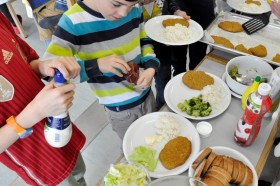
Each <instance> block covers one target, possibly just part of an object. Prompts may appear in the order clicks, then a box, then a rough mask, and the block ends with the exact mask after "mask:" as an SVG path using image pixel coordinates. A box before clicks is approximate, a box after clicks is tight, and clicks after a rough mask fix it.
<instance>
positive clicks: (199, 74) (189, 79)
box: [183, 70, 214, 90]
mask: <svg viewBox="0 0 280 186" xmlns="http://www.w3.org/2000/svg"><path fill="white" fill-rule="evenodd" d="M183 83H184V84H185V85H186V86H188V87H189V88H191V89H195V90H202V89H203V88H204V87H205V86H207V85H213V84H214V79H213V78H212V77H211V76H209V75H208V74H206V73H205V72H203V71H194V70H190V71H188V72H186V73H185V74H184V75H183Z"/></svg>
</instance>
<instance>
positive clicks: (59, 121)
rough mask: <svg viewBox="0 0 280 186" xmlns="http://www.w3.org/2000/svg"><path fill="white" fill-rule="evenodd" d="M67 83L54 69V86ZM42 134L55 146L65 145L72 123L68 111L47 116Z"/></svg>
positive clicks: (70, 133)
mask: <svg viewBox="0 0 280 186" xmlns="http://www.w3.org/2000/svg"><path fill="white" fill-rule="evenodd" d="M65 84H67V80H66V79H65V78H64V77H63V75H62V74H61V72H60V71H59V70H57V69H55V75H54V86H55V87H60V86H63V85H65ZM44 134H45V138H46V140H47V142H48V143H49V144H50V145H51V146H53V147H56V148H60V147H63V146H65V145H66V144H67V143H68V142H69V141H70V139H71V136H72V123H71V121H70V117H69V114H68V112H64V113H61V114H59V115H57V116H52V117H47V121H46V124H45V127H44Z"/></svg>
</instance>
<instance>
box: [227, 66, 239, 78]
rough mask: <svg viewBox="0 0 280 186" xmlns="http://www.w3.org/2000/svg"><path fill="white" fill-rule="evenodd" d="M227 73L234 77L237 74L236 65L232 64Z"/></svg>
mask: <svg viewBox="0 0 280 186" xmlns="http://www.w3.org/2000/svg"><path fill="white" fill-rule="evenodd" d="M228 74H229V76H230V77H231V78H232V79H236V76H237V75H238V67H237V66H233V68H232V69H231V70H230V71H229V73H228Z"/></svg>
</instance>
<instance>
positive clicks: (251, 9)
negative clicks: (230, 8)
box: [239, 3, 262, 13]
mask: <svg viewBox="0 0 280 186" xmlns="http://www.w3.org/2000/svg"><path fill="white" fill-rule="evenodd" d="M239 7H240V9H241V10H243V11H245V12H256V13H258V12H261V11H262V9H261V7H260V6H258V5H256V4H254V3H251V4H247V3H240V4H239Z"/></svg>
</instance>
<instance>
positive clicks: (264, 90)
mask: <svg viewBox="0 0 280 186" xmlns="http://www.w3.org/2000/svg"><path fill="white" fill-rule="evenodd" d="M270 90H271V86H270V85H269V84H268V83H261V84H260V85H259V87H258V93H259V94H260V95H262V96H267V95H268V94H269V92H270Z"/></svg>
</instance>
